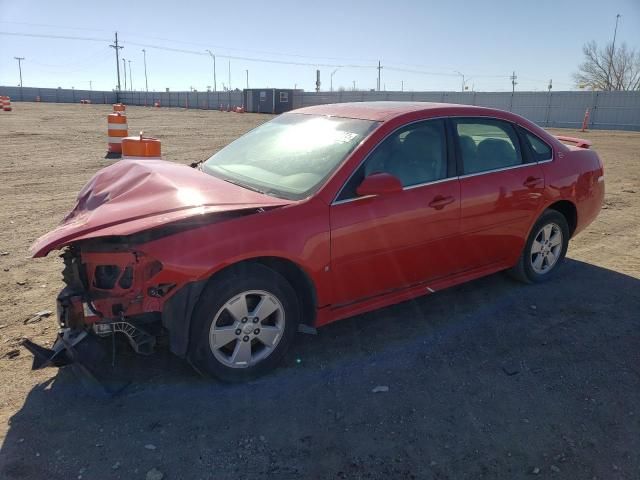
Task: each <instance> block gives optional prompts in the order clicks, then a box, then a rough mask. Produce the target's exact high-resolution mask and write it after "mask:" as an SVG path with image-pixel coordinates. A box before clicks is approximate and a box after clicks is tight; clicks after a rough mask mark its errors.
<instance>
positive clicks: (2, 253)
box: [0, 252, 9, 257]
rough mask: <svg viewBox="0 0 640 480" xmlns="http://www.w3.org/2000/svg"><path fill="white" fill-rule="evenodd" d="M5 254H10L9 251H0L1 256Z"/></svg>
mask: <svg viewBox="0 0 640 480" xmlns="http://www.w3.org/2000/svg"><path fill="white" fill-rule="evenodd" d="M5 255H9V252H0V256H2V257H4V256H5Z"/></svg>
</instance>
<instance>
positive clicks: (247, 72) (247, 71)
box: [245, 70, 249, 90]
mask: <svg viewBox="0 0 640 480" xmlns="http://www.w3.org/2000/svg"><path fill="white" fill-rule="evenodd" d="M245 72H246V74H247V90H249V70H245Z"/></svg>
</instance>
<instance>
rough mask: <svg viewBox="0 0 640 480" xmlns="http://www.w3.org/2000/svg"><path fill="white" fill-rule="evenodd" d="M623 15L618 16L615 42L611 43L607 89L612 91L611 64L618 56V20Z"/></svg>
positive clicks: (614, 31) (614, 36)
mask: <svg viewBox="0 0 640 480" xmlns="http://www.w3.org/2000/svg"><path fill="white" fill-rule="evenodd" d="M621 16H622V15H620V14H617V15H616V28H615V29H614V30H613V42H612V43H611V55H609V66H608V67H607V84H608V85H607V87H608V89H609V91H611V86H612V85H611V64H612V63H613V56H614V55H615V54H616V35H617V34H618V20H620V17H621Z"/></svg>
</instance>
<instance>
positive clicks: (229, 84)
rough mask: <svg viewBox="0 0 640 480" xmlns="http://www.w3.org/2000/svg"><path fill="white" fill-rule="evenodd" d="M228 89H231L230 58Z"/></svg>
mask: <svg viewBox="0 0 640 480" xmlns="http://www.w3.org/2000/svg"><path fill="white" fill-rule="evenodd" d="M229 91H231V60H229Z"/></svg>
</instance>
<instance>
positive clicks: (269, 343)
mask: <svg viewBox="0 0 640 480" xmlns="http://www.w3.org/2000/svg"><path fill="white" fill-rule="evenodd" d="M284 326H285V314H284V307H283V306H282V303H281V302H280V300H278V298H277V297H276V296H275V295H273V294H271V293H269V292H267V291H264V290H248V291H245V292H242V293H240V294H238V295H236V296H234V297H233V298H230V299H229V300H228V301H227V302H226V303H225V304H224V305H223V306H222V308H220V310H218V312H217V313H216V315H215V317H214V319H213V322H212V323H211V328H210V330H209V347H210V348H211V351H212V353H213V355H214V356H215V357H216V359H217V360H218V361H220V362H221V363H222V364H224V365H226V366H228V367H232V368H247V367H250V366H252V365H255V364H257V363H259V362H260V361H262V360H264V359H265V358H267V357H268V356H269V355H271V353H272V352H273V351H274V350H275V348H276V346H277V345H278V343H279V342H280V340H281V339H282V335H283V333H284Z"/></svg>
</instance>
